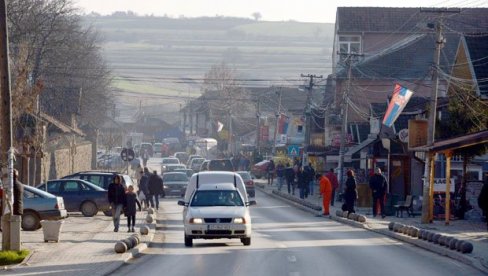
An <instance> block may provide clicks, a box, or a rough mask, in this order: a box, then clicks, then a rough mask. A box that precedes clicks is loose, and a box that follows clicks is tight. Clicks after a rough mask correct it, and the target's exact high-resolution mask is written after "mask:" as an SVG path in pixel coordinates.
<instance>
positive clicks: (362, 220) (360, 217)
mask: <svg viewBox="0 0 488 276" xmlns="http://www.w3.org/2000/svg"><path fill="white" fill-rule="evenodd" d="M358 221H359V222H361V223H365V222H366V217H365V216H363V215H359V216H358Z"/></svg>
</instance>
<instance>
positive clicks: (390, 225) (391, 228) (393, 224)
mask: <svg viewBox="0 0 488 276" xmlns="http://www.w3.org/2000/svg"><path fill="white" fill-rule="evenodd" d="M394 226H395V222H393V221H391V222H390V223H388V229H390V231H393V227H394Z"/></svg>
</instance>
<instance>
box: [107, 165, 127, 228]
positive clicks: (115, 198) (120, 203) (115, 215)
mask: <svg viewBox="0 0 488 276" xmlns="http://www.w3.org/2000/svg"><path fill="white" fill-rule="evenodd" d="M113 181H114V182H112V183H110V185H108V193H107V196H108V202H109V203H110V207H111V208H112V219H113V221H114V232H118V231H119V225H120V214H121V213H122V210H123V208H124V206H125V204H126V196H125V190H124V186H122V183H121V181H120V176H118V175H116V176H114V180H113Z"/></svg>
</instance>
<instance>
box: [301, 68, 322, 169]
mask: <svg viewBox="0 0 488 276" xmlns="http://www.w3.org/2000/svg"><path fill="white" fill-rule="evenodd" d="M300 77H302V78H309V82H308V86H307V102H306V105H305V142H304V144H303V156H302V165H303V166H305V165H306V163H307V161H308V154H307V150H308V147H309V145H310V128H311V126H312V124H311V123H310V121H311V118H310V115H311V113H312V110H311V109H312V90H313V86H314V85H315V83H314V79H315V78H317V79H321V78H322V75H320V76H316V75H310V74H308V75H304V74H301V75H300Z"/></svg>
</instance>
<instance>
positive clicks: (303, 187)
mask: <svg viewBox="0 0 488 276" xmlns="http://www.w3.org/2000/svg"><path fill="white" fill-rule="evenodd" d="M297 182H298V183H297V186H298V189H299V190H300V198H301V199H305V198H307V194H306V192H307V189H308V176H307V174H306V173H305V172H304V171H303V168H302V167H300V168H298V171H297Z"/></svg>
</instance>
